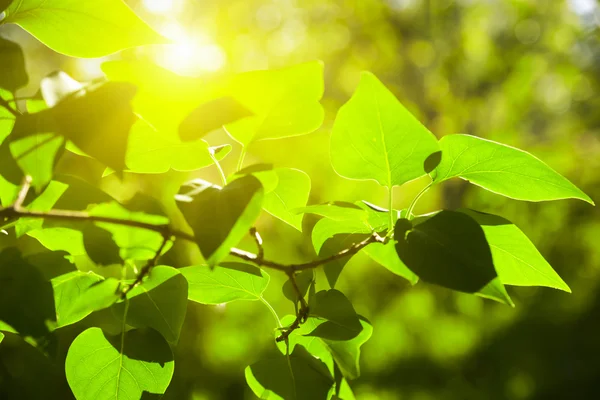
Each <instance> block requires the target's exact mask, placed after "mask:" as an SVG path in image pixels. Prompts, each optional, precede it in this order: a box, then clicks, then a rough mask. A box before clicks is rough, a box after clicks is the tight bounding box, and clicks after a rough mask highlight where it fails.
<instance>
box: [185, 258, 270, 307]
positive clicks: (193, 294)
mask: <svg viewBox="0 0 600 400" xmlns="http://www.w3.org/2000/svg"><path fill="white" fill-rule="evenodd" d="M180 271H181V273H182V274H183V276H184V277H185V278H186V279H187V281H188V285H189V286H188V293H189V294H188V298H189V299H190V300H191V301H195V302H197V303H200V304H222V303H227V302H230V301H235V300H258V299H259V298H260V297H261V296H262V294H263V292H264V291H265V289H266V288H267V285H268V284H269V274H267V273H266V272H265V271H263V270H262V269H260V268H258V267H255V266H253V265H250V264H243V263H237V262H226V263H221V264H219V266H217V267H214V268H211V267H209V266H208V265H198V266H193V267H186V268H181V269H180Z"/></svg>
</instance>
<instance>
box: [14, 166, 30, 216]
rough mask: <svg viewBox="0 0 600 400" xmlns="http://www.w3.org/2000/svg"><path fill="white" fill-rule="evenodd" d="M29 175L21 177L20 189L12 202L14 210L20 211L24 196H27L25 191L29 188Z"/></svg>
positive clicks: (27, 191)
mask: <svg viewBox="0 0 600 400" xmlns="http://www.w3.org/2000/svg"><path fill="white" fill-rule="evenodd" d="M31 181H32V179H31V176H29V175H27V176H25V178H23V184H22V185H21V190H19V194H18V195H17V199H16V200H15V203H14V204H13V208H14V209H15V211H21V210H22V206H23V202H25V198H26V197H27V193H29V189H30V188H31Z"/></svg>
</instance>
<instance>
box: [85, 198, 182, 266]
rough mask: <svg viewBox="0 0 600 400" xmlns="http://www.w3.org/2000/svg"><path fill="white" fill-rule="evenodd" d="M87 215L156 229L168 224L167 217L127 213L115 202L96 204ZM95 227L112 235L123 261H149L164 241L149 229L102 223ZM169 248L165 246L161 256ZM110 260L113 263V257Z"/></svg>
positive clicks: (169, 246)
mask: <svg viewBox="0 0 600 400" xmlns="http://www.w3.org/2000/svg"><path fill="white" fill-rule="evenodd" d="M89 214H90V215H93V216H96V217H109V218H116V219H119V220H122V221H129V222H142V223H146V224H150V225H156V226H157V227H161V226H165V225H168V224H169V219H168V218H167V217H164V216H162V215H152V214H146V213H143V212H136V211H129V210H128V209H126V208H125V207H123V206H122V205H120V204H119V203H117V202H110V203H104V204H98V205H96V206H94V207H93V208H92V209H91V210H90V211H89ZM96 225H98V226H99V227H101V228H103V229H104V230H106V231H108V232H110V233H112V239H113V240H114V243H116V245H117V246H118V247H119V248H120V258H122V259H124V260H150V259H152V258H154V256H155V255H156V252H157V251H158V249H159V248H160V246H161V244H162V242H163V240H164V239H163V236H162V234H160V233H159V232H154V231H151V230H149V229H143V228H136V227H132V226H127V225H118V224H109V223H102V222H97V223H96ZM84 237H85V235H84ZM170 248H171V245H170V244H167V246H165V248H164V249H163V254H164V253H166V252H167V251H168V250H169V249H170ZM111 258H112V259H113V261H115V260H116V258H115V257H114V256H113V257H111Z"/></svg>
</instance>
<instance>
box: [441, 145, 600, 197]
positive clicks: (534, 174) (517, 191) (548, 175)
mask: <svg viewBox="0 0 600 400" xmlns="http://www.w3.org/2000/svg"><path fill="white" fill-rule="evenodd" d="M440 146H441V148H442V161H441V163H440V165H439V166H438V167H437V169H436V170H435V171H434V172H433V174H432V175H433V177H434V182H438V183H439V182H443V181H445V180H447V179H450V178H453V177H459V178H462V179H464V180H466V181H469V182H471V183H473V184H475V185H477V186H481V187H482V188H484V189H487V190H489V191H491V192H494V193H498V194H501V195H504V196H507V197H510V198H513V199H517V200H527V201H546V200H559V199H580V200H583V201H586V202H588V203H590V204H594V202H593V201H592V199H591V198H590V197H589V196H588V195H586V194H585V193H583V192H582V191H581V190H580V189H578V188H577V187H576V186H575V185H573V184H572V183H571V182H569V180H568V179H566V178H565V177H563V176H562V175H560V174H559V173H558V172H556V171H554V170H553V169H552V168H550V167H549V166H547V165H546V164H544V163H543V162H542V161H541V160H539V159H538V158H536V157H535V156H533V155H531V154H529V153H527V152H525V151H523V150H519V149H517V148H514V147H510V146H507V145H504V144H501V143H496V142H492V141H491V140H487V139H482V138H478V137H476V136H471V135H448V136H444V137H443V138H442V139H441V140H440Z"/></svg>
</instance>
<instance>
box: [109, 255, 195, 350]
mask: <svg viewBox="0 0 600 400" xmlns="http://www.w3.org/2000/svg"><path fill="white" fill-rule="evenodd" d="M127 297H128V298H129V311H128V313H127V324H128V325H131V326H133V327H135V328H144V327H150V328H154V329H155V330H157V331H158V332H159V333H160V334H161V335H162V336H163V337H164V338H165V339H167V341H169V342H177V341H178V340H179V334H180V333H181V327H182V326H183V320H184V319H185V313H186V310H187V299H188V283H187V281H186V279H185V278H184V276H183V275H182V274H181V273H180V272H179V271H178V270H176V269H175V268H172V267H167V266H160V265H159V266H156V267H154V268H152V270H151V272H150V275H149V276H148V278H147V279H146V280H144V282H143V283H142V284H141V285H139V286H136V287H135V288H133V289H132V290H131V291H130V292H129V293H128V294H127ZM124 308H125V303H124V302H120V303H117V304H115V305H113V307H112V309H113V313H114V314H115V316H117V317H122V315H123V312H124Z"/></svg>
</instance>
